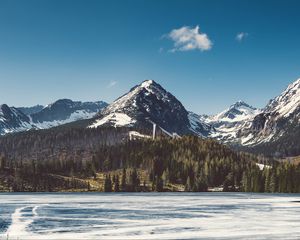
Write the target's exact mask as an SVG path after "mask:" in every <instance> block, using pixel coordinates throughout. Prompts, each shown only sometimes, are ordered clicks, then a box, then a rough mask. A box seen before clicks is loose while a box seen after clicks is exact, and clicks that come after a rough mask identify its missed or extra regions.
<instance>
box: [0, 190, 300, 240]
mask: <svg viewBox="0 0 300 240" xmlns="http://www.w3.org/2000/svg"><path fill="white" fill-rule="evenodd" d="M0 199H1V202H0V213H1V218H0V239H6V237H7V236H8V237H9V239H10V240H11V239H22V240H28V239H30V240H36V239H50V240H51V239H62V240H63V239H69V240H71V239H72V240H76V239H122V240H124V239H299V238H300V222H299V214H300V203H299V200H300V195H299V194H278V195H277V194H249V193H161V194H160V193H136V194H134V193H118V194H104V193H85V194H80V193H78V194H70V193H69V194H63V193H61V194H11V193H9V194H0Z"/></svg>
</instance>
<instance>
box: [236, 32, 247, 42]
mask: <svg viewBox="0 0 300 240" xmlns="http://www.w3.org/2000/svg"><path fill="white" fill-rule="evenodd" d="M248 35H249V34H248V33H246V32H240V33H238V34H237V35H236V36H235V39H236V40H237V41H238V42H241V41H243V40H244V39H245V38H246V37H248Z"/></svg>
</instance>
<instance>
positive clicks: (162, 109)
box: [91, 80, 202, 135]
mask: <svg viewBox="0 0 300 240" xmlns="http://www.w3.org/2000/svg"><path fill="white" fill-rule="evenodd" d="M151 122H153V123H155V124H157V125H158V126H159V127H161V128H163V129H165V130H166V131H168V132H170V133H177V134H188V133H193V131H192V130H191V124H190V119H189V112H188V111H187V110H186V109H185V108H184V106H183V105H182V104H181V102H180V101H179V100H177V98H176V97H174V96H173V95H172V94H171V93H169V92H167V91H166V90H165V89H164V88H163V87H162V86H161V85H159V84H158V83H157V82H155V81H154V80H145V81H143V82H142V83H141V84H139V85H137V86H135V87H133V88H132V89H130V91H129V92H128V93H126V94H125V95H123V96H121V97H120V98H118V99H116V100H115V101H114V102H113V103H111V104H110V105H109V106H107V107H106V108H104V109H103V110H102V111H101V112H100V114H99V115H98V119H97V120H96V121H95V122H94V123H93V124H92V125H91V127H98V126H102V125H110V126H115V127H117V126H139V127H151V126H152V123H151ZM199 124H200V123H199ZM198 134H199V135H202V134H201V133H200V132H199V133H198Z"/></svg>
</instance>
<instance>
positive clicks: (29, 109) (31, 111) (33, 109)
mask: <svg viewBox="0 0 300 240" xmlns="http://www.w3.org/2000/svg"><path fill="white" fill-rule="evenodd" d="M43 108H44V106H43V105H39V104H38V105H35V106H32V107H19V108H18V110H20V111H21V112H23V113H24V114H26V115H31V114H34V113H37V112H39V111H41V110H42V109H43Z"/></svg>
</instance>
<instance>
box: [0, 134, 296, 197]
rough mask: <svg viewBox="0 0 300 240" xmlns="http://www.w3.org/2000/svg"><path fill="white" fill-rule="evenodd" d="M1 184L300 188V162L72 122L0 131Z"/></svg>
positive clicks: (16, 187) (27, 187)
mask: <svg viewBox="0 0 300 240" xmlns="http://www.w3.org/2000/svg"><path fill="white" fill-rule="evenodd" d="M0 146H1V149H0V152H1V153H0V156H1V161H0V185H1V186H0V187H1V188H2V190H6V191H7V190H11V191H180V190H185V191H207V190H208V189H213V188H220V189H223V190H224V191H254V192H264V191H266V192H300V183H299V181H300V168H299V166H296V165H292V164H288V163H286V164H280V163H277V162H273V161H270V162H267V164H268V166H267V167H265V168H264V169H263V170H261V169H260V168H259V167H258V166H257V164H256V162H258V161H259V159H258V158H257V157H255V156H254V155H250V154H245V153H236V152H234V151H232V150H231V149H229V148H228V147H226V146H224V145H221V144H219V143H217V142H216V141H215V140H202V139H200V138H198V137H194V136H186V137H183V138H180V139H170V138H165V137H162V136H161V137H158V138H157V139H155V140H134V141H129V139H128V129H126V128H96V129H83V128H66V129H64V130H63V129H52V130H43V131H32V132H26V133H20V134H17V135H11V136H6V137H2V138H0Z"/></svg>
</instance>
